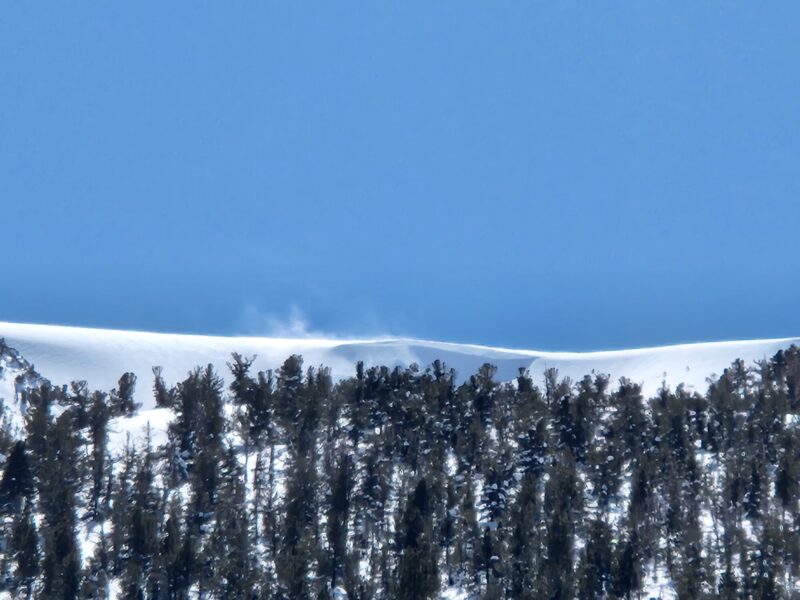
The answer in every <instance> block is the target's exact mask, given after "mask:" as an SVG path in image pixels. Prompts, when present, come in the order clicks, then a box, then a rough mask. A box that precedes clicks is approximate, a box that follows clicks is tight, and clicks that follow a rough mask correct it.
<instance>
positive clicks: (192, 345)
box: [0, 322, 800, 409]
mask: <svg viewBox="0 0 800 600" xmlns="http://www.w3.org/2000/svg"><path fill="white" fill-rule="evenodd" d="M0 338H5V340H6V343H7V345H8V346H10V347H12V348H15V349H16V350H18V351H19V353H20V354H21V355H22V356H23V357H24V358H25V359H26V360H27V361H28V362H30V363H32V364H33V366H34V368H35V369H36V370H37V371H38V372H39V373H41V374H42V375H43V376H44V377H47V378H48V379H49V380H50V381H52V382H53V383H56V384H63V383H69V382H70V381H73V380H76V379H84V380H86V381H87V382H88V384H89V387H90V388H91V389H100V390H105V391H107V390H110V389H112V388H114V387H116V385H117V380H118V379H119V377H120V375H122V374H123V373H124V372H126V371H131V372H133V373H135V374H136V375H137V377H138V385H137V389H136V400H137V401H138V402H141V403H142V408H143V409H148V408H152V407H153V400H152V381H153V374H152V367H153V366H156V365H158V366H161V367H162V368H163V377H164V380H165V381H166V383H167V384H173V383H175V382H177V381H180V380H182V379H183V378H185V376H186V374H187V372H188V371H190V370H191V369H193V368H194V367H196V366H205V365H207V364H209V363H210V364H212V365H214V368H215V369H216V370H217V372H218V373H219V374H220V375H222V376H223V377H226V376H227V375H228V374H229V371H228V368H227V363H228V362H230V360H231V353H232V352H238V353H240V354H242V355H244V356H253V355H255V356H256V357H257V358H256V361H255V363H254V370H263V369H276V368H278V367H279V366H280V365H281V364H282V363H283V361H284V360H285V359H286V358H287V357H288V356H289V355H291V354H302V355H303V358H304V360H305V364H306V366H319V365H325V366H327V367H329V368H330V369H331V373H332V375H333V377H334V378H343V377H348V376H351V375H353V374H354V372H355V363H356V362H357V361H359V360H362V361H364V363H365V364H367V365H368V366H370V365H388V366H395V365H399V366H407V365H410V364H411V363H417V364H418V365H419V366H421V367H425V366H427V365H429V364H430V363H431V362H433V361H434V360H435V359H440V360H442V361H444V362H445V364H446V365H447V366H448V367H450V368H454V369H456V371H457V372H458V375H459V377H460V378H462V379H463V378H465V377H468V376H469V375H471V374H473V373H475V372H476V371H477V370H478V368H479V367H480V366H481V365H482V364H483V363H487V362H488V363H491V364H493V365H495V366H496V367H497V369H498V370H497V378H498V379H499V380H510V379H513V378H514V377H516V376H517V375H518V373H519V369H520V368H524V369H528V370H530V373H531V376H532V377H533V378H534V380H535V381H536V382H537V383H538V382H541V379H542V375H543V373H544V371H545V370H546V369H548V368H555V369H558V372H559V374H560V376H562V377H563V376H568V377H571V378H572V379H573V380H578V379H580V378H582V377H583V376H584V375H586V374H588V373H592V372H595V373H605V374H608V375H610V376H611V378H612V381H615V380H616V379H618V378H619V377H623V376H624V377H627V378H629V379H631V380H632V381H634V382H636V383H641V384H642V385H643V391H644V393H645V395H653V394H655V393H656V391H657V390H658V389H659V387H660V386H661V384H662V382H666V383H667V384H668V385H670V386H673V387H674V386H676V385H678V384H679V383H685V384H686V385H687V386H691V388H692V389H696V390H699V391H701V392H702V391H704V390H705V388H706V386H707V384H706V379H707V378H708V377H710V376H712V375H719V374H721V373H722V371H723V369H725V368H726V367H728V366H730V364H731V362H733V361H734V360H735V359H737V358H741V359H743V360H744V361H745V362H746V363H748V364H752V363H753V361H756V360H761V359H766V358H770V357H772V356H773V355H774V354H775V353H776V352H777V351H778V350H780V349H781V348H787V347H788V346H790V345H791V344H800V338H783V339H770V340H752V341H739V342H712V343H700V344H681V345H677V346H664V347H659V348H642V349H636V350H612V351H603V352H542V351H537V350H511V349H507V348H492V347H488V346H478V345H472V344H454V343H445V342H433V341H424V340H416V339H403V338H396V339H371V340H370V339H365V340H336V339H305V338H304V339H289V338H268V337H221V336H205V335H184V334H165V333H147V332H140V331H119V330H109V329H89V328H80V327H63V326H55V325H29V324H19V323H5V322H0Z"/></svg>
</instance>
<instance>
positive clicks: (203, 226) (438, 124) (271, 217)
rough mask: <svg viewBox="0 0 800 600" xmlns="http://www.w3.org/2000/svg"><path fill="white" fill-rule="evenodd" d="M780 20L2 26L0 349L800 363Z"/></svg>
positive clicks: (169, 7) (329, 15)
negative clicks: (124, 344) (752, 354)
mask: <svg viewBox="0 0 800 600" xmlns="http://www.w3.org/2000/svg"><path fill="white" fill-rule="evenodd" d="M798 19H800V4H798V3H790V2H786V3H767V4H764V3H753V2H705V3H697V2H616V3H577V2H547V3H545V2H502V3H498V2H470V1H467V2H378V3H374V2H280V3H279V2H236V3H226V4H225V5H223V4H220V3H218V2H184V3H180V2H144V1H141V2H135V3H127V4H126V5H125V6H123V5H121V4H120V3H112V2H105V3H97V2H69V3H67V2H57V3H47V2H42V3H25V2H16V3H10V4H8V5H7V6H5V7H4V9H3V15H2V17H0V232H1V233H0V236H1V237H0V240H2V248H3V251H2V278H0V320H10V321H28V322H47V323H67V324H77V325H89V326H105V327H123V328H136V329H153V330H162V331H186V332H207V333H264V332H270V331H271V332H274V331H276V330H278V329H280V328H281V327H284V328H285V326H289V327H290V328H292V327H293V328H295V329H299V328H302V327H306V328H308V329H311V330H314V331H323V332H331V333H338V334H343V335H364V334H372V333H385V332H390V333H398V334H405V335H413V336H417V337H425V338H437V339H447V340H454V341H469V342H477V343H487V344H494V345H505V346H524V347H536V348H543V349H575V350H585V349H595V348H619V347H629V346H641V345H651V344H662V343H670V342H682V341H699V340H712V339H731V338H753V337H775V336H789V335H800V309H798V302H797V299H798V298H799V297H800V277H799V276H798V275H800V273H798V262H797V261H798V256H800V252H798V251H799V250H800V194H798V192H800V125H798V124H800V78H799V77H797V73H800V36H798V35H797V31H798V30H797V23H798ZM287 324H288V325H287Z"/></svg>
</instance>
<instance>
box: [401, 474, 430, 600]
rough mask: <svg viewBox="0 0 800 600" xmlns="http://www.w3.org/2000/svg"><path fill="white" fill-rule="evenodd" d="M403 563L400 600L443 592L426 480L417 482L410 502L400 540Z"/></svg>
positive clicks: (410, 599)
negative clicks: (440, 583)
mask: <svg viewBox="0 0 800 600" xmlns="http://www.w3.org/2000/svg"><path fill="white" fill-rule="evenodd" d="M397 547H398V552H399V553H400V560H399V565H398V577H397V585H396V589H395V592H394V595H393V597H394V598H395V599H396V600H427V599H429V598H433V597H434V596H435V594H436V593H437V592H438V590H439V575H438V562H439V557H438V553H437V548H436V545H435V544H434V542H433V514H432V506H431V498H430V492H429V490H428V485H427V483H426V481H425V479H421V480H420V481H419V483H417V485H416V487H415V488H414V491H413V492H412V493H411V494H410V495H409V496H408V499H407V500H406V507H405V511H404V514H403V520H402V523H401V526H400V530H399V531H398V540H397Z"/></svg>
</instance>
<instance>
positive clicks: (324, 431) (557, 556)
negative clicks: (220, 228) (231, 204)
mask: <svg viewBox="0 0 800 600" xmlns="http://www.w3.org/2000/svg"><path fill="white" fill-rule="evenodd" d="M4 350H8V349H7V348H4ZM154 362H155V361H154ZM229 370H230V372H229V373H225V374H221V373H217V372H215V371H214V370H213V369H212V368H211V367H202V366H199V367H198V368H197V369H195V370H194V371H192V372H190V373H187V374H186V375H185V379H183V380H182V381H179V382H169V383H168V382H165V381H164V379H163V377H162V374H161V371H160V369H158V368H154V369H153V377H152V378H151V379H150V381H145V380H144V378H140V379H139V380H138V381H137V379H136V377H135V376H133V375H132V374H130V373H125V374H120V375H121V377H120V379H119V384H118V385H117V387H116V388H115V389H113V390H92V389H89V388H88V386H87V385H86V384H85V383H82V382H79V381H77V382H71V383H67V382H58V384H56V383H55V382H53V383H50V382H48V381H46V380H44V379H33V378H29V380H24V378H23V377H22V376H20V377H19V378H18V379H19V384H20V385H19V386H18V388H19V394H18V395H19V397H18V398H17V402H18V403H19V406H20V407H21V410H22V411H23V415H24V428H23V429H22V430H20V431H12V430H11V428H10V427H9V426H4V427H3V430H2V432H0V455H1V456H0V465H1V468H2V475H1V478H0V508H1V512H2V515H1V516H2V519H1V520H0V596H2V597H4V598H25V599H28V598H39V599H42V600H55V599H58V600H72V599H79V598H80V599H95V598H125V599H131V600H183V599H189V598H193V599H194V598H197V599H209V600H210V599H226V598H229V599H242V600H244V599H247V600H256V599H265V600H273V599H274V600H294V599H297V600H305V599H322V598H334V599H337V600H345V599H346V600H384V599H385V600H424V599H434V598H475V599H482V598H486V599H505V598H519V599H525V600H534V599H536V600H539V599H541V600H571V599H580V600H584V599H586V600H588V599H594V598H612V599H613V598H620V599H623V598H624V599H634V598H651V597H656V598H657V597H662V598H680V599H684V598H686V599H694V598H724V599H727V600H733V599H750V598H758V599H762V598H763V599H775V598H787V599H788V598H798V597H800V585H799V584H798V578H800V505H799V504H798V499H800V350H798V348H796V347H791V348H789V349H787V350H784V351H780V352H778V353H777V354H776V355H775V356H773V357H772V358H771V359H769V360H765V361H763V362H759V363H754V364H745V363H744V362H742V361H737V362H735V363H733V364H732V365H730V367H729V368H728V369H726V370H725V371H724V372H723V373H722V374H721V375H720V376H718V377H716V378H714V379H709V380H708V386H707V389H705V390H692V391H689V390H687V389H685V388H684V387H682V386H678V387H677V388H674V389H669V388H667V387H666V386H665V387H663V388H662V389H661V391H660V392H659V393H658V394H656V395H655V396H654V397H643V395H642V392H641V389H640V386H639V385H638V384H637V383H635V382H633V381H630V380H627V379H624V378H623V379H621V380H618V381H611V380H610V379H609V378H608V377H607V376H605V375H603V374H600V373H592V374H586V376H585V377H583V379H581V380H578V381H570V380H568V379H564V378H561V377H559V374H558V373H557V372H555V371H552V370H551V371H548V372H547V373H546V377H545V379H544V381H541V382H535V381H533V380H532V379H531V377H530V376H529V374H528V373H526V372H520V373H519V376H518V377H517V378H516V380H513V381H509V382H501V381H498V380H497V378H496V376H495V369H494V368H493V367H492V366H491V365H489V364H486V365H484V366H483V367H481V368H480V369H479V370H478V371H477V372H475V373H472V374H458V375H457V374H456V373H455V372H454V371H452V370H450V369H449V368H448V366H447V365H445V364H443V363H441V362H439V361H435V362H433V364H431V365H428V366H423V365H420V366H416V365H411V366H410V367H408V368H400V367H397V368H388V367H370V368H366V367H365V366H364V365H363V364H361V363H358V364H354V365H353V371H352V373H353V374H352V376H351V377H349V378H346V379H343V380H340V381H334V380H333V379H332V377H331V376H330V374H329V371H328V370H327V369H326V368H325V366H324V365H322V366H316V365H314V366H308V365H305V364H304V363H303V360H302V358H301V357H300V356H298V355H293V356H290V357H288V358H287V359H286V360H285V362H284V363H283V365H282V366H281V367H280V368H278V369H276V370H275V371H274V372H271V371H266V372H254V369H253V368H252V358H250V357H247V356H241V355H237V354H234V355H233V356H232V357H231V359H230V364H229ZM223 375H224V381H225V382H227V383H223ZM26 382H27V383H26ZM65 383H66V385H64V384H65ZM136 386H139V387H141V386H145V387H147V388H149V387H152V394H153V398H154V402H155V404H156V405H157V406H158V407H162V408H164V409H165V410H164V414H167V415H169V419H168V420H167V421H166V422H165V423H163V424H162V430H163V432H164V433H163V435H159V436H157V435H155V434H150V435H145V436H143V437H141V438H130V439H127V440H126V441H124V443H112V441H111V440H112V433H113V423H114V422H115V420H120V419H135V418H136V414H137V408H138V407H137V404H136V402H135V401H134V396H133V390H134V389H136ZM7 404H8V403H7ZM5 410H6V411H8V410H9V407H8V406H6V407H5ZM3 422H4V424H7V421H6V420H4V421H3ZM151 426H152V428H153V430H155V424H152V425H151Z"/></svg>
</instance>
